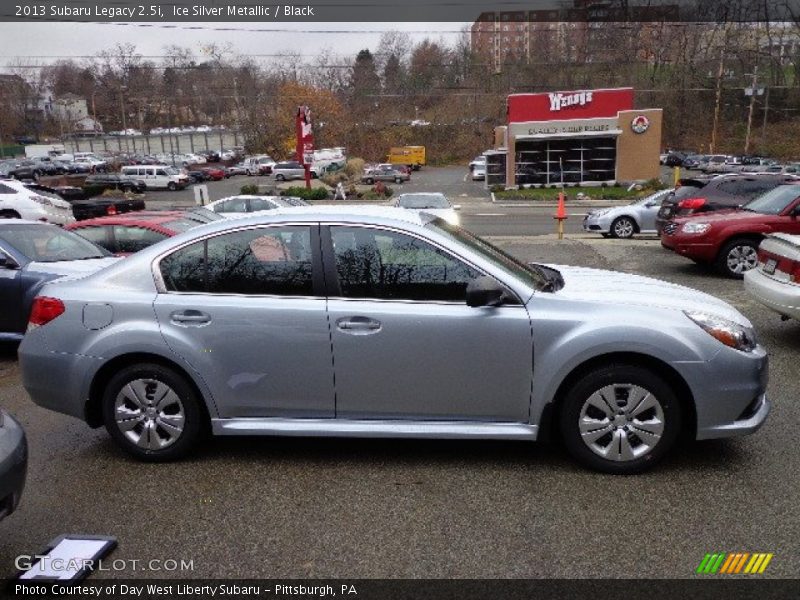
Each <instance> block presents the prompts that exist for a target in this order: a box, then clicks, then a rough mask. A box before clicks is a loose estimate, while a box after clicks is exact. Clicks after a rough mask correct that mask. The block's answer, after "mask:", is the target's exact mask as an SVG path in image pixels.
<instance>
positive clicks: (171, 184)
mask: <svg viewBox="0 0 800 600" xmlns="http://www.w3.org/2000/svg"><path fill="white" fill-rule="evenodd" d="M167 189H168V190H169V191H170V192H174V191H175V190H177V189H178V185H177V184H176V183H175V182H174V181H170V182H169V183H168V184H167Z"/></svg>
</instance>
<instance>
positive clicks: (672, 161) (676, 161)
mask: <svg viewBox="0 0 800 600" xmlns="http://www.w3.org/2000/svg"><path fill="white" fill-rule="evenodd" d="M686 156H687V153H686V152H670V153H669V154H667V158H666V159H665V160H664V164H665V165H667V166H668V167H680V166H681V165H683V160H684V159H685V158H686Z"/></svg>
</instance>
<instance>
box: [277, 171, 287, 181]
mask: <svg viewBox="0 0 800 600" xmlns="http://www.w3.org/2000/svg"><path fill="white" fill-rule="evenodd" d="M285 179H286V178H285V177H284V176H283V175H282V174H281V173H278V174H277V175H275V181H284V180H285Z"/></svg>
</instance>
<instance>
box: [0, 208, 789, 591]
mask: <svg viewBox="0 0 800 600" xmlns="http://www.w3.org/2000/svg"><path fill="white" fill-rule="evenodd" d="M484 202H485V199H475V200H474V201H470V202H469V204H470V205H471V206H473V205H474V207H475V210H474V211H473V210H472V209H471V208H470V209H468V210H466V211H465V212H467V213H469V212H489V211H488V210H484V209H483V203H484ZM506 210H507V209H506V208H503V209H502V210H497V211H495V212H503V211H506ZM519 210H523V209H519ZM524 210H525V211H531V214H537V213H535V211H536V209H533V208H524ZM548 210H549V209H548ZM524 214H528V213H527V212H526V213H524ZM473 216H475V218H476V219H477V218H478V217H477V215H473ZM539 216H540V217H541V220H542V222H543V223H544V220H545V217H548V214H547V211H546V210H545V209H539ZM469 218H471V217H469ZM485 218H486V219H490V217H485ZM497 219H500V217H497ZM467 220H468V218H467V217H465V221H467ZM551 221H552V219H551ZM490 222H493V221H490ZM501 222H502V221H500V222H498V223H495V224H494V225H491V227H489V226H488V225H487V226H486V229H489V228H491V229H492V231H495V230H497V231H502V230H503V226H501V225H500V224H499V223H501ZM474 223H479V221H474V222H473V223H471V224H470V225H472V224H474ZM548 225H550V227H552V223H548ZM542 228H544V225H542ZM531 229H532V230H534V229H536V228H535V227H531ZM505 230H506V231H508V232H510V235H497V234H492V235H491V239H492V241H494V242H496V243H498V244H499V245H501V246H502V247H503V248H505V249H507V250H509V251H510V252H512V253H513V254H515V255H516V256H518V257H520V258H521V259H524V260H538V261H545V262H553V263H562V264H574V265H585V266H593V267H598V268H613V269H617V270H622V271H626V272H631V273H641V274H645V275H649V276H653V277H658V278H661V279H665V280H668V281H672V282H675V283H680V284H684V285H689V286H691V287H695V288H698V289H702V290H704V291H707V292H710V293H712V294H714V295H717V296H719V297H721V298H724V299H725V300H727V301H729V302H731V303H732V304H733V305H734V306H736V307H737V308H739V309H740V310H741V311H742V312H743V313H744V314H745V315H747V316H748V317H749V318H750V319H751V320H752V321H753V323H754V324H755V326H756V329H757V331H758V333H759V336H760V339H761V341H762V342H763V343H764V344H765V345H766V347H767V348H768V349H769V350H770V355H771V356H770V358H771V378H770V386H769V393H770V396H771V398H772V401H773V412H772V414H771V415H770V418H769V420H768V421H767V423H766V425H765V426H764V427H763V429H762V430H761V431H759V432H758V433H757V434H755V435H752V436H748V437H745V438H739V439H733V440H724V441H711V442H702V443H690V444H685V445H683V446H680V447H679V448H677V449H676V450H675V451H674V452H673V453H672V454H671V455H670V456H669V457H668V458H667V459H666V460H665V461H664V462H663V463H662V464H661V465H659V466H658V467H657V468H656V469H655V470H653V471H651V472H648V473H646V474H643V475H639V476H635V477H613V476H606V475H600V474H596V473H592V472H588V471H585V470H582V469H581V468H579V467H578V466H576V465H575V464H574V463H573V462H572V460H571V459H570V458H569V457H568V456H567V455H566V454H565V452H564V451H563V450H562V449H561V448H559V447H558V446H557V445H552V446H551V445H543V444H539V445H537V444H526V443H524V442H486V441H468V442H465V441H403V440H342V439H325V440H315V439H292V438H227V439H221V438H220V439H215V440H212V441H210V442H209V443H208V444H207V446H206V447H205V448H203V450H202V451H201V452H200V453H198V454H197V455H196V456H194V457H192V458H190V459H188V460H185V461H183V462H179V463H174V464H162V465H149V464H140V463H137V462H135V461H132V460H130V459H128V458H127V457H125V456H124V455H122V454H121V453H120V452H119V451H118V450H117V449H116V447H115V446H114V445H113V444H112V443H111V441H110V439H109V437H108V436H107V435H106V433H105V432H104V431H103V430H90V429H89V428H88V427H87V426H85V425H84V424H83V423H81V422H80V421H78V420H75V419H71V418H69V417H65V416H61V415H57V414H55V413H51V412H48V411H46V410H44V409H41V408H39V407H37V406H35V405H33V403H32V402H31V401H30V400H29V399H28V398H27V396H26V394H25V391H24V390H23V389H22V388H21V386H20V384H19V376H18V371H17V367H16V365H15V363H14V348H13V347H5V348H3V350H2V352H3V354H2V358H0V405H1V406H3V407H4V408H5V409H7V410H9V411H10V412H11V413H13V414H14V415H15V416H16V417H17V418H18V419H19V420H20V421H21V422H22V423H23V425H24V426H25V428H26V430H27V432H28V437H29V442H30V452H31V457H30V468H29V476H28V486H27V489H26V491H25V496H24V498H23V501H22V504H21V506H20V508H19V510H18V512H17V513H15V514H14V515H12V516H11V517H9V518H8V519H6V520H4V521H2V522H0V576H2V575H9V574H11V573H12V572H13V571H14V557H16V556H17V555H19V554H21V553H31V552H35V551H37V550H40V549H41V548H42V547H43V546H44V545H45V544H46V543H47V542H48V541H49V540H51V539H52V538H54V537H56V536H57V535H59V534H62V533H91V534H107V535H115V536H117V537H118V538H119V548H118V549H117V550H116V551H115V552H114V554H113V555H112V556H113V558H114V559H126V560H139V561H146V560H150V559H160V560H165V559H176V560H180V559H184V560H192V561H193V565H194V569H193V570H191V571H181V572H175V573H164V572H157V571H134V570H133V568H132V567H128V568H127V569H126V570H123V571H120V572H112V573H108V574H107V576H120V577H122V576H134V577H159V576H164V575H169V576H175V577H195V578H198V577H245V576H256V577H286V578H288V577H302V578H310V577H348V578H357V577H367V578H381V577H393V578H404V577H409V578H425V577H433V578H444V577H463V578H484V577H489V578H493V577H567V578H575V577H630V578H641V577H655V578H673V577H677V578H682V577H693V576H695V575H694V571H695V569H696V568H697V565H698V564H699V562H700V560H701V559H702V558H703V556H704V554H705V553H707V552H719V551H722V552H738V551H744V552H772V553H774V554H775V558H774V559H773V560H772V563H771V564H770V566H769V569H768V570H767V573H766V574H765V575H763V577H796V576H797V573H798V568H800V552H798V550H799V548H798V540H800V519H798V517H797V515H798V502H799V501H798V490H799V489H800V446H799V445H798V439H797V423H798V422H799V421H800V407H799V406H798V403H797V398H798V397H800V379H798V377H797V364H798V361H799V360H800V323H797V322H794V321H790V322H782V321H781V320H780V319H779V318H778V317H777V316H776V315H773V314H772V313H770V312H768V311H767V310H766V309H763V308H761V307H760V306H759V305H757V304H755V303H754V302H753V301H751V300H750V299H749V298H748V297H747V296H746V295H745V294H744V292H743V288H742V284H741V282H739V281H733V280H728V279H723V278H721V277H718V276H716V275H714V274H712V273H709V272H708V271H705V270H703V269H701V268H699V267H697V266H695V265H694V263H691V262H690V261H686V260H685V259H682V258H680V257H678V256H675V255H672V254H670V253H668V252H667V251H665V250H662V248H661V247H660V245H659V243H658V241H657V240H655V239H634V240H630V241H617V240H605V239H602V238H600V237H599V236H598V237H595V236H588V235H584V234H573V235H568V236H567V239H565V240H563V241H560V242H559V241H557V240H556V239H555V238H554V236H553V235H552V234H546V235H526V236H519V235H516V234H515V231H516V230H515V228H514V227H513V226H512V225H508V226H506V227H505ZM479 233H480V232H479ZM492 350H493V351H496V352H503V348H494V349H492ZM43 376H46V374H43ZM298 376H299V377H300V376H302V371H301V369H298ZM501 393H502V390H498V394H501Z"/></svg>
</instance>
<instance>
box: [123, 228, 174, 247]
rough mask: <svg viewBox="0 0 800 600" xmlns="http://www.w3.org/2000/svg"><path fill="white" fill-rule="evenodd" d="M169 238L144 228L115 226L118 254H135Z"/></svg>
mask: <svg viewBox="0 0 800 600" xmlns="http://www.w3.org/2000/svg"><path fill="white" fill-rule="evenodd" d="M167 237H168V236H166V235H164V234H163V233H159V232H157V231H153V230H151V229H145V228H144V227H128V226H125V225H115V226H114V239H115V240H116V242H117V243H116V246H117V247H116V252H124V253H126V254H128V253H131V254H132V253H134V252H138V251H139V250H144V249H145V248H147V247H148V246H152V245H153V244H155V243H156V242H160V241H161V240H165V239H167Z"/></svg>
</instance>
